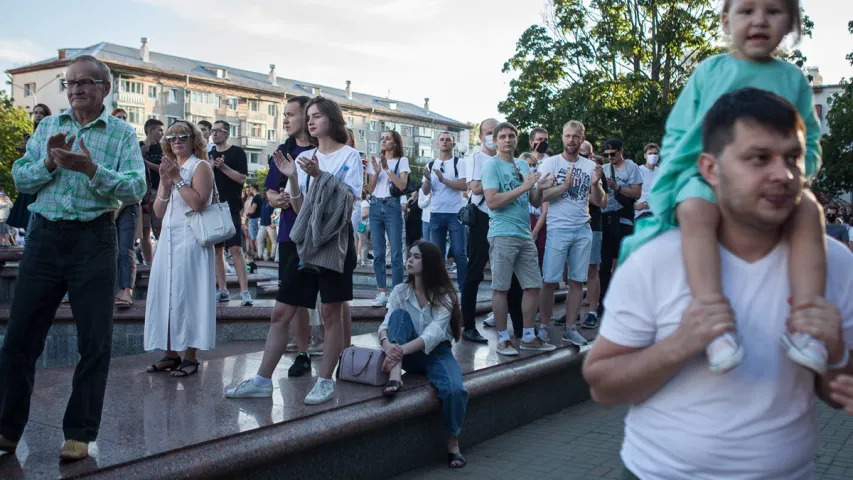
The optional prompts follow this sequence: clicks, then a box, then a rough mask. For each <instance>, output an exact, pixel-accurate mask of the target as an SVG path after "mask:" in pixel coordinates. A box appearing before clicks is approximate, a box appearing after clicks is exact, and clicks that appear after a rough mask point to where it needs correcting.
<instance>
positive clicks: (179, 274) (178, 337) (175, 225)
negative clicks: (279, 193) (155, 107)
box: [145, 120, 216, 377]
mask: <svg viewBox="0 0 853 480" xmlns="http://www.w3.org/2000/svg"><path fill="white" fill-rule="evenodd" d="M162 146H163V159H162V163H161V164H160V178H161V180H160V188H159V189H158V191H157V199H156V200H155V201H154V214H155V215H157V216H158V217H160V218H162V219H163V229H162V231H161V234H160V240H159V242H158V245H157V251H156V253H155V254H154V262H153V263H152V265H151V277H150V279H149V281H148V300H147V308H146V310H145V350H155V349H159V350H165V351H166V356H165V357H163V359H162V360H160V361H159V362H157V363H155V364H154V365H151V366H150V367H148V372H149V373H154V372H165V371H171V372H172V376H173V377H185V376H188V375H192V374H194V373H196V372H198V367H199V363H198V360H197V359H196V350H199V349H201V350H209V349H211V348H213V347H214V345H215V343H216V298H215V295H214V292H215V291H216V284H215V283H216V279H215V274H214V270H213V256H214V255H213V246H212V245H211V246H209V247H203V246H202V245H201V244H199V243H198V241H197V240H196V237H195V235H193V232H192V230H191V229H190V226H189V224H188V222H187V217H186V213H187V212H189V211H194V212H200V211H201V210H203V209H204V207H206V206H208V205H210V203H211V201H212V197H213V168H212V167H211V166H210V164H209V163H208V162H207V152H206V150H205V149H206V146H207V144H206V141H205V139H204V136H202V134H201V131H200V130H199V129H198V127H196V126H195V125H193V124H191V123H189V122H185V121H182V120H181V121H177V122H175V123H173V124H172V126H170V127H169V129H168V130H167V131H166V135H165V136H164V137H163V141H162ZM179 351H184V359H183V361H181V357H180V355H179V354H178V352H179Z"/></svg>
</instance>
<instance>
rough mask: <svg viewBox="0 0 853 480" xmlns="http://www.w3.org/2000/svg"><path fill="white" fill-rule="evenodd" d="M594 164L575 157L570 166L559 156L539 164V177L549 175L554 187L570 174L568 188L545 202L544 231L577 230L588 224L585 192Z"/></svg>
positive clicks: (587, 198)
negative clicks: (546, 228) (545, 226)
mask: <svg viewBox="0 0 853 480" xmlns="http://www.w3.org/2000/svg"><path fill="white" fill-rule="evenodd" d="M595 166H596V163H595V162H593V161H592V160H589V159H588V158H584V157H578V160H577V161H576V162H574V167H575V168H574V170H572V163H571V162H569V161H568V160H566V159H565V158H563V156H562V155H554V156H553V157H548V158H546V159H545V161H543V162H542V163H541V164H539V173H540V174H541V175H542V176H543V177H544V176H545V175H546V174H549V173H550V174H551V178H554V179H555V182H554V185H555V186H556V185H563V184H565V183H566V180H567V179H566V177H567V176H568V175H569V172H572V179H571V182H572V186H571V187H569V190H568V191H566V192H565V193H563V194H562V195H561V196H560V197H559V198H556V199H554V200H550V201H548V217H547V218H546V219H545V224H546V225H547V226H548V229H549V230H550V229H556V228H578V227H580V226H582V225H585V224H587V223H589V191H590V188H591V186H592V174H593V172H594V171H595Z"/></svg>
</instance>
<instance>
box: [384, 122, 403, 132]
mask: <svg viewBox="0 0 853 480" xmlns="http://www.w3.org/2000/svg"><path fill="white" fill-rule="evenodd" d="M399 128H400V127H399V125H397V124H396V123H394V122H385V126H384V127H382V130H391V131H392V132H399V131H400V130H399Z"/></svg>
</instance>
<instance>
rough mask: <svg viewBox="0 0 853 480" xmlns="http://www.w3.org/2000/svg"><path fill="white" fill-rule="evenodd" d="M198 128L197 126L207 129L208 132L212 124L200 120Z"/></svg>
mask: <svg viewBox="0 0 853 480" xmlns="http://www.w3.org/2000/svg"><path fill="white" fill-rule="evenodd" d="M198 126H199V127H207V129H208V130H210V129H211V128H213V124H212V123H210V122H208V121H207V120H201V121H199V122H198Z"/></svg>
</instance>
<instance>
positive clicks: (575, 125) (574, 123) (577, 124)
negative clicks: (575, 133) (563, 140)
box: [563, 120, 586, 136]
mask: <svg viewBox="0 0 853 480" xmlns="http://www.w3.org/2000/svg"><path fill="white" fill-rule="evenodd" d="M569 127H572V128H576V129H578V130H580V131H581V136H583V135H586V128H585V127H584V126H583V124H582V123H581V122H579V121H577V120H569V121H568V122H566V124H565V125H563V131H564V132H565V131H566V129H567V128H569Z"/></svg>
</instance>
